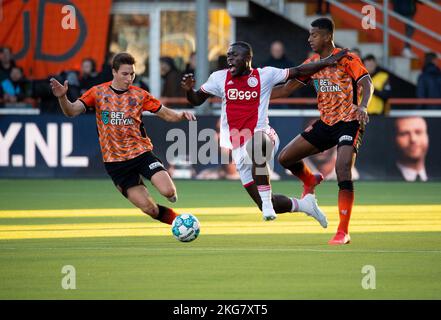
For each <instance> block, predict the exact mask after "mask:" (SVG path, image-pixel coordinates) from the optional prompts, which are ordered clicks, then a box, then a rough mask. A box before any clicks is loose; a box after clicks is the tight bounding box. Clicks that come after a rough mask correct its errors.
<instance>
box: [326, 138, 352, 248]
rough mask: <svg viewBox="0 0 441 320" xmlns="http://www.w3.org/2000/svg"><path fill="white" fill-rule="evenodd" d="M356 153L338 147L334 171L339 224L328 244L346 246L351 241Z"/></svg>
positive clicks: (346, 146)
mask: <svg viewBox="0 0 441 320" xmlns="http://www.w3.org/2000/svg"><path fill="white" fill-rule="evenodd" d="M355 158H356V153H355V150H354V147H353V146H350V145H344V146H340V147H339V148H338V150H337V162H336V164H335V171H336V173H337V180H338V187H339V191H338V211H339V217H340V223H339V225H338V228H337V233H336V235H335V236H334V237H333V238H332V239H331V240H330V241H329V244H336V245H338V244H347V243H349V242H350V241H351V238H350V236H349V230H348V229H349V220H350V218H351V212H352V206H353V204H354V184H353V182H352V167H353V166H354V163H355Z"/></svg>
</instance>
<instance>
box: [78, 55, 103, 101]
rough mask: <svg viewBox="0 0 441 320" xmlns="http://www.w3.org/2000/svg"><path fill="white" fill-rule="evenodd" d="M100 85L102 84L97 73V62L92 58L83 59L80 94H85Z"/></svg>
mask: <svg viewBox="0 0 441 320" xmlns="http://www.w3.org/2000/svg"><path fill="white" fill-rule="evenodd" d="M98 83H100V78H99V76H98V73H97V72H96V62H95V60H93V59H91V58H86V59H83V61H82V62H81V75H80V94H83V93H84V92H86V91H87V90H89V89H90V88H92V87H93V86H95V85H97V84H98Z"/></svg>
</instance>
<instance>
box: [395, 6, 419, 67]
mask: <svg viewBox="0 0 441 320" xmlns="http://www.w3.org/2000/svg"><path fill="white" fill-rule="evenodd" d="M392 4H393V8H394V11H395V12H396V13H398V14H400V15H402V16H404V17H405V18H407V19H409V20H412V21H413V18H414V16H415V14H416V12H417V5H416V0H392ZM405 28H406V31H405V33H406V37H407V38H410V39H412V36H413V33H414V32H415V28H414V27H412V26H411V25H410V24H408V23H406V26H405ZM401 55H402V56H403V57H406V58H416V55H415V53H413V52H412V49H411V45H410V43H409V42H407V41H406V42H405V44H404V48H403V51H402V52H401Z"/></svg>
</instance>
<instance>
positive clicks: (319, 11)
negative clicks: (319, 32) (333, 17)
mask: <svg viewBox="0 0 441 320" xmlns="http://www.w3.org/2000/svg"><path fill="white" fill-rule="evenodd" d="M324 2H325V10H323V0H317V10H316V11H315V13H316V14H318V15H327V14H329V13H330V10H329V2H328V1H326V0H325V1H324Z"/></svg>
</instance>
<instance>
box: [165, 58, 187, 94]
mask: <svg viewBox="0 0 441 320" xmlns="http://www.w3.org/2000/svg"><path fill="white" fill-rule="evenodd" d="M160 63H161V78H162V89H161V96H162V97H183V96H184V95H185V94H184V91H183V90H182V88H181V73H180V72H179V70H178V69H177V68H176V65H175V62H174V60H173V58H171V57H167V56H166V57H161V58H160Z"/></svg>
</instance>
